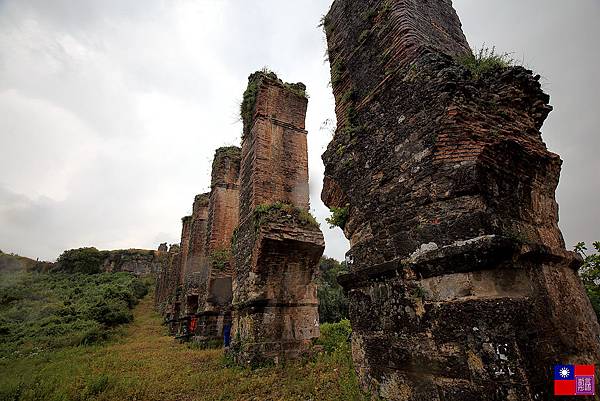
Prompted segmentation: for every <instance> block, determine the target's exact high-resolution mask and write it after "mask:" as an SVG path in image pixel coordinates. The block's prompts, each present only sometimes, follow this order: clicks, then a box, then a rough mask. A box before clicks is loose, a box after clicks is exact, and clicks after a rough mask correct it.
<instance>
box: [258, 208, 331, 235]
mask: <svg viewBox="0 0 600 401" xmlns="http://www.w3.org/2000/svg"><path fill="white" fill-rule="evenodd" d="M285 220H293V221H296V222H298V223H300V224H301V225H304V226H310V227H317V228H318V227H319V223H318V222H317V220H316V219H315V218H314V217H313V215H311V214H310V212H309V211H307V210H304V209H301V208H299V207H297V206H294V205H290V204H289V203H284V202H275V203H272V204H263V205H258V206H257V207H256V208H255V209H254V222H255V225H256V229H258V228H260V226H261V225H262V224H264V223H267V222H282V221H285Z"/></svg>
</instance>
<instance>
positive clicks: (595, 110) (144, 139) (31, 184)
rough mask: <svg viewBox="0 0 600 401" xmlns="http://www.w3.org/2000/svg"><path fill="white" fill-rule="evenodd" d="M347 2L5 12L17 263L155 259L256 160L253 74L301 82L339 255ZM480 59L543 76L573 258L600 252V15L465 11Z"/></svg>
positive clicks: (7, 198)
mask: <svg viewBox="0 0 600 401" xmlns="http://www.w3.org/2000/svg"><path fill="white" fill-rule="evenodd" d="M330 3H331V1H330V0H306V1H300V0H296V1H281V0H270V1H266V0H264V1H263V0H255V1H247V0H237V1H225V0H222V1H221V0H144V1H139V0H0V249H1V250H3V251H4V252H16V253H19V254H22V255H26V256H30V257H34V258H35V257H39V258H40V259H49V260H53V259H55V258H56V257H57V256H58V255H59V254H60V253H61V252H62V250H64V249H67V248H74V247H81V246H96V247H97V248H101V249H116V248H130V247H137V248H151V249H153V248H156V247H157V246H158V244H159V243H160V242H169V243H174V242H178V241H179V234H180V229H181V228H180V224H181V220H180V218H181V217H182V216H184V215H186V214H189V213H190V212H191V204H192V201H193V197H194V195H195V194H197V193H200V192H205V191H207V190H208V189H209V188H208V184H209V182H210V179H209V178H210V177H209V175H210V165H211V160H212V155H213V153H214V150H215V149H216V148H217V147H219V146H223V145H239V143H240V133H241V129H242V127H241V124H240V122H239V120H238V110H239V103H240V100H241V97H242V93H243V91H244V89H245V86H246V83H247V77H248V74H249V73H251V72H253V71H255V70H257V69H260V68H262V67H264V66H268V67H269V68H271V69H272V70H274V71H275V72H277V73H278V74H279V76H280V77H281V78H283V79H284V80H286V81H290V82H296V81H302V82H304V83H305V84H306V85H307V87H308V92H309V95H310V100H309V108H308V115H307V129H308V131H309V134H308V142H309V164H310V187H311V206H312V210H313V213H314V214H315V215H316V216H317V217H318V219H319V221H321V227H322V229H323V231H324V232H325V239H326V243H327V248H326V254H327V255H330V256H333V257H336V258H338V259H342V258H343V254H344V252H345V251H346V250H347V247H348V245H347V242H346V240H345V239H344V238H343V235H342V233H341V231H340V230H339V229H333V230H330V229H328V227H327V224H326V223H325V222H324V218H325V217H326V216H327V215H328V211H327V209H326V208H325V206H324V205H323V203H322V202H321V200H320V197H319V195H320V191H321V185H322V174H323V166H322V162H321V159H320V155H321V153H322V152H323V151H324V149H325V147H326V145H327V143H328V142H329V140H330V139H331V133H330V130H329V129H327V127H323V123H324V122H325V121H327V120H328V119H333V118H334V112H333V107H334V104H333V96H332V94H331V88H330V87H329V86H328V82H329V66H328V64H327V63H326V62H325V56H324V55H325V40H324V35H323V34H322V32H321V30H320V29H319V28H318V27H317V25H318V24H319V20H320V18H321V16H322V15H323V14H325V13H326V12H327V10H328V8H329V5H330ZM454 4H455V7H456V9H457V10H458V13H459V16H460V17H461V20H462V22H463V27H464V31H465V34H466V35H467V38H468V40H469V42H470V43H471V46H473V47H480V46H481V45H482V44H483V43H486V44H488V45H495V46H496V48H497V49H498V50H500V51H506V52H514V58H516V59H518V60H520V61H521V62H523V63H524V64H525V65H527V66H529V67H530V68H533V69H534V70H535V71H537V72H538V73H540V74H541V75H542V76H543V77H544V88H545V90H546V91H547V92H548V93H550V95H551V103H552V104H553V105H554V107H555V110H554V111H553V112H552V113H551V115H550V117H549V119H548V120H547V122H546V124H545V125H544V127H543V136H544V139H545V141H546V143H547V144H548V147H549V148H550V150H552V151H554V152H556V153H558V154H560V155H561V157H562V158H563V160H564V165H563V173H562V176H561V182H560V185H559V189H558V193H557V198H558V201H559V204H560V226H561V228H562V230H563V233H564V235H565V239H566V241H567V246H568V247H571V246H572V245H573V244H574V243H575V242H577V241H587V242H591V241H594V240H600V229H599V226H600V224H599V223H600V178H599V177H600V161H599V160H600V159H599V158H598V156H597V155H598V152H599V151H600V136H599V135H598V127H600V110H599V100H598V96H599V94H600V78H599V75H598V66H599V65H600V52H599V50H600V49H599V46H598V43H597V40H598V38H600V24H598V20H599V19H600V1H598V0H571V1H565V0H527V1H523V0H503V1H482V0H455V2H454Z"/></svg>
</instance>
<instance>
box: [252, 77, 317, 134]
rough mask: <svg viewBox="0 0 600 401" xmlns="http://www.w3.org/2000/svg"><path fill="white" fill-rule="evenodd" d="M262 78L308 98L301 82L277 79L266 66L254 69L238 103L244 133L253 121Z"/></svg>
mask: <svg viewBox="0 0 600 401" xmlns="http://www.w3.org/2000/svg"><path fill="white" fill-rule="evenodd" d="M263 79H270V80H273V81H276V82H278V83H279V84H280V85H282V86H283V87H284V88H286V89H288V90H289V91H291V92H293V93H295V94H296V95H298V96H302V97H305V98H308V94H307V93H306V86H305V85H304V84H303V83H302V82H298V83H288V82H283V81H282V80H281V79H279V77H278V76H277V74H275V73H274V72H273V71H271V70H269V69H268V68H266V67H265V68H263V69H262V70H260V71H256V72H255V73H253V74H251V75H250V76H249V77H248V86H247V87H246V90H245V91H244V95H243V99H242V103H241V104H240V117H241V119H242V123H243V124H244V135H246V134H247V133H248V132H249V131H250V129H251V128H252V124H253V122H254V121H253V114H254V108H255V106H256V97H257V96H258V91H259V89H260V85H261V82H262V80H263Z"/></svg>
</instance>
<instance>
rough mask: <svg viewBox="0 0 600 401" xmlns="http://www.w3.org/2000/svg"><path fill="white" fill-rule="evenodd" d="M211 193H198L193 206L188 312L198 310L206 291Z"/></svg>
mask: <svg viewBox="0 0 600 401" xmlns="http://www.w3.org/2000/svg"><path fill="white" fill-rule="evenodd" d="M209 195H210V194H208V193H205V194H199V195H196V196H195V197H194V205H193V207H192V219H191V223H190V238H189V250H188V255H187V263H186V271H185V272H184V283H183V287H184V290H183V292H184V294H185V299H186V308H185V310H186V314H194V313H196V312H197V311H198V305H199V301H198V298H199V294H201V293H204V292H205V291H206V275H205V274H204V272H203V271H202V266H203V265H204V264H205V263H206V249H205V248H206V230H207V222H208V202H209Z"/></svg>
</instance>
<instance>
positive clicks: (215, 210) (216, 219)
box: [199, 146, 240, 339]
mask: <svg viewBox="0 0 600 401" xmlns="http://www.w3.org/2000/svg"><path fill="white" fill-rule="evenodd" d="M239 171H240V148H238V147H235V146H231V147H223V148H219V149H217V151H216V152H215V157H214V159H213V165H212V175H211V177H212V178H211V191H210V202H209V212H208V225H207V227H206V230H207V233H206V245H205V247H206V258H205V261H204V268H203V270H204V275H205V276H206V280H207V281H206V288H205V290H204V291H202V292H201V294H200V310H199V312H201V313H200V315H201V319H200V324H199V334H200V337H201V338H205V339H220V338H222V336H223V326H224V325H226V324H231V299H232V275H233V268H232V266H231V237H232V235H233V231H234V229H235V228H236V227H237V224H238V216H239Z"/></svg>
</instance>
